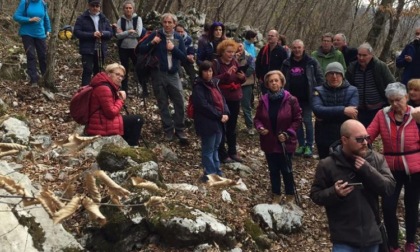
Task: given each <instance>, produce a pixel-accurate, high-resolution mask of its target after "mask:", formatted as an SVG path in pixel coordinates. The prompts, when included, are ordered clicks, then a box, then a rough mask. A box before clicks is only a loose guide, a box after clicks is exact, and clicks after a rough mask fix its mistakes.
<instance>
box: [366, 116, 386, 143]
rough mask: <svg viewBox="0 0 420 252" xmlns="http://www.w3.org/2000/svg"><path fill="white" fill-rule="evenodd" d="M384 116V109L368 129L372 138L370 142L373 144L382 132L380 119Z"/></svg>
mask: <svg viewBox="0 0 420 252" xmlns="http://www.w3.org/2000/svg"><path fill="white" fill-rule="evenodd" d="M381 116H383V109H381V110H379V111H378V112H377V113H376V115H375V117H374V118H373V120H372V122H371V123H370V124H369V126H368V127H367V129H366V131H367V133H368V135H369V136H370V140H371V141H372V142H373V141H375V139H376V138H377V137H378V135H379V132H380V130H381V126H380V120H381V119H380V117H381Z"/></svg>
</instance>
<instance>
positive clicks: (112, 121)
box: [85, 72, 124, 136]
mask: <svg viewBox="0 0 420 252" xmlns="http://www.w3.org/2000/svg"><path fill="white" fill-rule="evenodd" d="M104 84H105V85H104ZM90 85H91V86H93V87H95V88H94V89H93V91H92V97H91V99H90V111H91V113H92V115H91V117H90V118H89V122H88V124H87V125H86V129H85V132H86V134H88V135H101V136H110V135H123V134H124V129H123V119H122V116H121V114H120V110H121V107H122V106H123V104H124V102H123V100H121V99H119V98H118V97H117V90H118V86H117V85H115V84H114V83H113V81H112V80H111V79H110V78H109V77H108V76H107V74H106V73H105V72H101V73H98V74H97V75H95V77H93V79H92V81H91V83H90ZM111 89H112V90H111ZM92 111H94V112H92Z"/></svg>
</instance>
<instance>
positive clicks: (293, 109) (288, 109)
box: [254, 90, 302, 153]
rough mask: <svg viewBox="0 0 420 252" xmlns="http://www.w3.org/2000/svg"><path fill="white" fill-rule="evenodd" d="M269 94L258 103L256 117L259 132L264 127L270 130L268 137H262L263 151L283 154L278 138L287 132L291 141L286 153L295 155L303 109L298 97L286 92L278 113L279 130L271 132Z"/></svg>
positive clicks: (287, 144) (255, 122)
mask: <svg viewBox="0 0 420 252" xmlns="http://www.w3.org/2000/svg"><path fill="white" fill-rule="evenodd" d="M268 106H269V101H268V94H265V95H263V96H262V97H261V99H260V101H259V102H258V107H257V111H256V113H255V117H254V125H255V128H256V129H257V130H258V129H259V128H261V127H263V128H265V129H269V132H268V134H267V135H265V136H263V135H260V145H261V149H262V150H263V151H264V152H265V153H283V149H282V147H281V144H280V141H279V140H278V138H277V136H278V134H279V133H281V132H287V134H288V135H289V139H288V140H287V141H286V151H287V152H288V153H294V152H295V149H296V143H297V140H296V131H297V129H298V128H299V126H300V125H301V123H302V109H301V108H300V106H299V102H298V100H297V99H296V97H294V96H292V95H291V94H290V93H289V92H288V91H286V90H285V91H284V98H283V100H282V101H281V105H280V109H279V111H278V112H277V128H276V131H275V132H272V131H271V122H270V117H269V115H268Z"/></svg>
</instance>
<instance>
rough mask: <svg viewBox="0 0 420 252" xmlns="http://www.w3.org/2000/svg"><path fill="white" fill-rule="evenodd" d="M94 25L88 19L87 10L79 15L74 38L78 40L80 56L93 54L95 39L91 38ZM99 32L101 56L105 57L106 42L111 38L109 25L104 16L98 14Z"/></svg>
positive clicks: (90, 19)
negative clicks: (100, 36)
mask: <svg viewBox="0 0 420 252" xmlns="http://www.w3.org/2000/svg"><path fill="white" fill-rule="evenodd" d="M95 31H96V30H95V25H94V23H93V20H92V18H91V17H90V14H89V10H86V11H85V12H83V13H82V15H80V16H79V17H78V18H77V20H76V23H75V25H74V30H73V32H74V36H76V38H78V39H79V53H80V54H94V53H95V44H96V38H95V37H94V36H93V33H95ZM99 31H100V32H102V39H101V42H102V43H101V50H102V54H103V55H102V56H103V57H105V55H106V50H107V46H106V41H108V40H110V39H111V38H112V36H113V32H112V28H111V25H110V24H109V21H108V19H107V18H106V17H105V15H104V14H102V13H99Z"/></svg>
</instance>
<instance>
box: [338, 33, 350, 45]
mask: <svg viewBox="0 0 420 252" xmlns="http://www.w3.org/2000/svg"><path fill="white" fill-rule="evenodd" d="M335 36H340V37H341V38H342V39H343V41H344V43H347V38H346V35H344V33H337V34H335Z"/></svg>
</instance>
